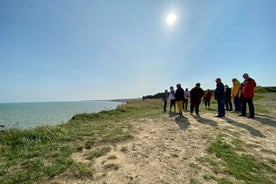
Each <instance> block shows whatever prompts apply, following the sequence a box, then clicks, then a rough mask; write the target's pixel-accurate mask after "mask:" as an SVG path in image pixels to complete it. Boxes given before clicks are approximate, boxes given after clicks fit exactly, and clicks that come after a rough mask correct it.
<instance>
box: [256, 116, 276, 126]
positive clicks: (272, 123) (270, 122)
mask: <svg viewBox="0 0 276 184" xmlns="http://www.w3.org/2000/svg"><path fill="white" fill-rule="evenodd" d="M271 118H272V117H270V116H266V115H260V114H258V116H257V117H255V118H254V119H255V120H256V121H259V122H260V123H262V124H264V125H268V126H272V127H276V121H274V120H272V119H271Z"/></svg>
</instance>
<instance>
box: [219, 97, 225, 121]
mask: <svg viewBox="0 0 276 184" xmlns="http://www.w3.org/2000/svg"><path fill="white" fill-rule="evenodd" d="M218 116H219V117H224V116H225V109H224V99H218Z"/></svg>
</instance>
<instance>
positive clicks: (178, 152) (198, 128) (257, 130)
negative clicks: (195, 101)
mask: <svg viewBox="0 0 276 184" xmlns="http://www.w3.org/2000/svg"><path fill="white" fill-rule="evenodd" d="M132 124H133V126H134V130H135V132H134V138H133V139H132V140H129V141H127V142H122V143H118V144H114V145H112V146H111V147H112V150H111V152H109V153H108V154H107V155H105V156H103V157H100V158H98V159H96V160H95V161H94V163H93V165H94V167H95V168H96V174H95V175H94V177H93V178H85V179H72V178H66V177H64V178H58V179H56V180H55V182H58V183H84V184H86V183H141V184H144V183H170V184H171V183H190V179H191V178H194V179H196V180H197V181H200V182H202V183H214V181H213V180H209V181H205V180H203V179H202V178H203V175H205V174H206V173H209V172H211V171H210V168H208V166H200V167H201V168H196V167H198V166H197V165H196V163H197V159H198V158H200V157H203V156H206V155H207V154H210V152H209V153H208V150H207V148H208V144H209V143H210V142H211V141H213V140H215V139H216V137H217V135H218V134H219V133H220V132H224V134H227V137H228V138H235V135H237V134H239V138H240V139H241V140H242V141H243V142H245V143H246V145H247V149H249V150H250V152H251V153H254V155H255V156H256V157H258V158H259V159H263V160H266V159H267V158H270V159H274V160H276V155H275V153H276V143H275V140H276V121H275V119H274V118H271V116H264V115H257V116H256V118H255V119H248V118H244V117H238V116H237V114H234V113H230V112H229V113H227V116H226V118H224V119H220V118H214V116H213V114H212V113H204V114H202V115H201V117H199V118H198V117H195V116H192V115H190V114H189V113H184V117H182V118H178V117H176V116H171V117H170V116H169V114H168V113H160V117H159V118H158V119H139V120H138V121H136V122H132ZM262 150H266V151H265V152H262ZM85 154H86V153H85V152H82V153H78V154H75V155H74V156H73V158H74V159H75V160H76V161H78V162H85V163H87V162H88V161H87V160H86V159H85V156H84V155H85ZM111 158H112V159H111Z"/></svg>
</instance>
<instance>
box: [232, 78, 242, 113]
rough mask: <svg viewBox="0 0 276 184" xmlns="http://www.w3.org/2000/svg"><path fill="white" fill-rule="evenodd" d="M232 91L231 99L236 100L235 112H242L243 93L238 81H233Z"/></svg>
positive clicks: (234, 79)
mask: <svg viewBox="0 0 276 184" xmlns="http://www.w3.org/2000/svg"><path fill="white" fill-rule="evenodd" d="M232 83H233V86H232V90H231V97H233V99H234V106H235V112H240V111H241V92H240V81H238V79H236V78H233V79H232Z"/></svg>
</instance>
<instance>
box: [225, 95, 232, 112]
mask: <svg viewBox="0 0 276 184" xmlns="http://www.w3.org/2000/svg"><path fill="white" fill-rule="evenodd" d="M225 107H226V110H230V111H232V110H233V108H232V102H231V98H230V99H226V100H225Z"/></svg>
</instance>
